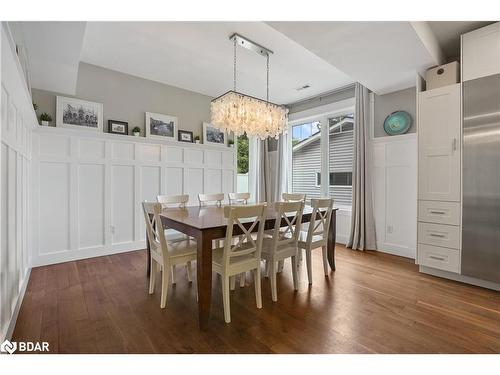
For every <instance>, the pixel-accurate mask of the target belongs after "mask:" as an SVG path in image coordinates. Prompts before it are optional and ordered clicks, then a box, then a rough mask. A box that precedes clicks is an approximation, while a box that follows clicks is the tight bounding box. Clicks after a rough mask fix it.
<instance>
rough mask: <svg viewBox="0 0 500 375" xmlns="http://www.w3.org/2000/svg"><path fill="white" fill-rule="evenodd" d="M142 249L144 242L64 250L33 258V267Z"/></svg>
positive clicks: (144, 246) (144, 245)
mask: <svg viewBox="0 0 500 375" xmlns="http://www.w3.org/2000/svg"><path fill="white" fill-rule="evenodd" d="M144 248H146V240H140V241H133V242H123V243H118V244H114V245H112V246H107V247H105V246H98V247H91V248H85V249H80V250H65V251H60V252H57V253H49V254H39V255H37V256H35V257H33V267H40V266H46V265H49V264H56V263H63V262H71V261H74V260H81V259H88V258H95V257H101V256H106V255H112V254H119V253H126V252H129V251H135V250H141V249H144Z"/></svg>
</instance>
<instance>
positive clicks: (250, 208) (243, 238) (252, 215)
mask: <svg viewBox="0 0 500 375" xmlns="http://www.w3.org/2000/svg"><path fill="white" fill-rule="evenodd" d="M265 212H266V205H265V204H256V205H245V206H225V207H224V217H225V218H226V219H227V230H226V238H225V240H224V252H223V264H224V266H225V267H228V266H229V263H230V261H231V258H235V257H240V256H244V255H252V256H253V258H255V259H260V254H261V251H262V238H263V236H264V225H265ZM242 219H245V220H243V222H242ZM250 220H251V221H250ZM245 224H246V225H245ZM235 226H237V227H238V228H239V229H240V230H241V232H242V233H241V234H236V235H233V232H234V227H235ZM254 232H257V237H256V238H254V237H253V236H252V233H254ZM234 239H236V241H234ZM234 242H236V244H233V243H234Z"/></svg>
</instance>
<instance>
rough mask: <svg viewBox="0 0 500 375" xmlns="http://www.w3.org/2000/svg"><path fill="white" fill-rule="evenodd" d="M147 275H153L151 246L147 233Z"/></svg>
mask: <svg viewBox="0 0 500 375" xmlns="http://www.w3.org/2000/svg"><path fill="white" fill-rule="evenodd" d="M146 253H147V256H146V258H147V259H146V276H147V277H149V275H151V248H150V247H149V241H148V236H147V235H146Z"/></svg>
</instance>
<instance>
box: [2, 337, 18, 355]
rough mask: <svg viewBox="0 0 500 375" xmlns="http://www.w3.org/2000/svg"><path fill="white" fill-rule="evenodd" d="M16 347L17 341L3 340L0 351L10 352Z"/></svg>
mask: <svg viewBox="0 0 500 375" xmlns="http://www.w3.org/2000/svg"><path fill="white" fill-rule="evenodd" d="M16 349H17V343H15V342H10V341H9V340H5V341H4V342H3V343H2V345H0V352H2V353H9V354H12V353H14V352H15V351H16Z"/></svg>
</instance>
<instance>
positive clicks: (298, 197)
mask: <svg viewBox="0 0 500 375" xmlns="http://www.w3.org/2000/svg"><path fill="white" fill-rule="evenodd" d="M281 197H282V198H283V200H284V201H285V202H300V201H302V202H305V201H306V195H305V194H299V193H283V194H282V195H281Z"/></svg>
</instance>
